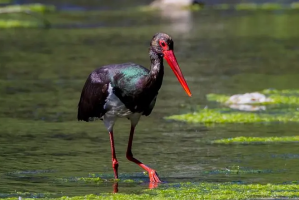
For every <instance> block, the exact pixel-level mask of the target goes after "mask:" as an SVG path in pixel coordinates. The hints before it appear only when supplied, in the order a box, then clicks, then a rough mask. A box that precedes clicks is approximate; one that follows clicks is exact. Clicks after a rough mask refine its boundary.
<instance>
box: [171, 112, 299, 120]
mask: <svg viewBox="0 0 299 200" xmlns="http://www.w3.org/2000/svg"><path fill="white" fill-rule="evenodd" d="M166 119H173V120H178V121H184V122H190V123H255V122H263V123H268V122H299V112H298V111H293V112H288V113H285V114H280V115H275V114H265V113H246V112H233V111H228V110H216V109H215V110H214V109H203V110H201V111H198V112H194V113H187V114H182V115H173V116H169V117H166Z"/></svg>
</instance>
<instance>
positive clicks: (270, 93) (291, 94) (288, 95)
mask: <svg viewBox="0 0 299 200" xmlns="http://www.w3.org/2000/svg"><path fill="white" fill-rule="evenodd" d="M260 93H261V94H264V95H267V97H268V98H269V99H270V100H271V101H266V102H257V103H255V104H259V105H267V104H285V105H299V90H269V89H267V90H263V91H261V92H260ZM207 99H208V100H209V101H216V102H219V103H229V99H230V96H229V95H223V94H208V95H207Z"/></svg>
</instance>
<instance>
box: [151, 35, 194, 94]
mask: <svg viewBox="0 0 299 200" xmlns="http://www.w3.org/2000/svg"><path fill="white" fill-rule="evenodd" d="M150 49H151V51H153V52H154V53H155V54H157V55H159V56H162V57H164V59H165V60H166V61H167V63H168V64H169V66H170V68H171V69H172V71H173V72H174V74H175V75H176V77H177V79H178V81H179V82H180V83H181V85H182V86H183V88H184V90H185V91H186V93H187V94H188V95H189V96H191V91H190V89H189V87H188V84H187V82H186V80H185V78H184V76H183V73H182V71H181V69H180V67H179V64H178V62H177V60H176V57H175V55H174V53H173V40H172V39H171V37H170V36H169V35H167V34H165V33H156V34H155V35H154V36H153V39H152V41H151V44H150Z"/></svg>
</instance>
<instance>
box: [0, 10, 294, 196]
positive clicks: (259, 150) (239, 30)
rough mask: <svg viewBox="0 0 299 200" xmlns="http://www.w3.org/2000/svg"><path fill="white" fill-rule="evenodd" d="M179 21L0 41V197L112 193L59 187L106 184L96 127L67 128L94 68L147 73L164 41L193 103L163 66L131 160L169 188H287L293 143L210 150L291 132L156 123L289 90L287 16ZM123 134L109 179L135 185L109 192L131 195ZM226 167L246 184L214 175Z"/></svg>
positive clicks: (61, 22) (161, 18)
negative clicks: (128, 65)
mask: <svg viewBox="0 0 299 200" xmlns="http://www.w3.org/2000/svg"><path fill="white" fill-rule="evenodd" d="M107 5H108V4H107ZM136 5H137V4H136ZM127 6H128V7H129V5H127ZM112 7H113V6H112ZM179 14H180V16H181V17H179V18H178V17H175V16H171V15H170V14H169V15H163V13H162V14H161V13H159V12H154V13H141V12H139V11H136V12H123V11H114V12H106V11H105V12H104V11H92V12H83V13H81V14H80V13H76V12H69V13H63V12H61V13H59V14H48V15H47V17H48V18H49V20H50V21H52V22H53V23H54V28H52V29H48V30H43V29H13V30H11V29H10V30H1V34H0V44H1V45H0V60H1V63H0V69H1V72H0V110H1V112H0V118H1V119H0V121H1V122H0V163H1V168H0V194H2V195H3V196H4V195H6V194H9V193H15V191H18V192H29V193H42V194H43V193H45V192H52V193H60V192H62V193H63V194H64V195H83V194H89V193H96V194H98V193H102V192H107V191H108V192H111V191H112V183H102V184H99V185H97V184H86V183H82V182H78V181H71V180H72V178H75V177H87V176H88V175H89V173H96V174H98V175H99V176H102V177H104V178H105V177H106V178H112V177H113V170H112V168H111V158H110V156H111V153H110V144H109V136H108V133H107V131H106V130H105V128H104V126H103V124H102V122H101V121H96V122H93V123H85V122H77V121H76V114H77V113H76V112H77V103H78V100H79V96H80V92H81V89H82V87H83V84H84V82H85V80H86V78H87V76H88V75H89V73H90V72H91V71H92V70H94V69H95V68H96V67H98V66H101V65H105V64H110V63H122V62H128V61H132V62H136V63H138V64H142V65H143V66H146V67H149V58H148V54H147V53H148V45H149V41H150V40H151V38H152V35H153V34H154V33H156V32H166V33H169V34H170V35H171V36H172V37H173V39H174V42H175V53H176V56H177V60H178V62H179V64H180V66H181V68H182V71H183V73H184V75H185V78H186V80H187V82H188V84H189V86H190V89H191V91H192V94H193V96H192V98H189V97H188V96H187V95H185V93H184V91H183V89H182V88H181V86H180V85H179V83H178V82H177V80H176V77H175V76H174V75H173V73H172V71H171V70H170V69H169V67H168V66H166V72H165V77H164V83H163V86H162V89H161V90H160V93H159V97H158V100H157V103H156V107H155V109H154V110H153V112H152V114H151V116H150V117H143V118H142V119H141V121H140V123H139V125H138V126H137V129H136V135H135V138H134V143H133V153H134V156H136V157H137V158H139V159H140V160H142V161H143V162H144V163H146V164H148V165H150V166H151V167H153V168H154V169H156V170H157V171H158V173H159V175H160V176H161V179H162V180H163V181H166V182H170V183H172V182H180V181H186V182H187V181H188V182H200V181H215V182H226V181H229V182H235V181H237V182H245V183H283V182H289V181H296V180H298V179H299V175H298V173H297V167H298V164H299V160H298V159H299V154H298V152H299V147H298V144H297V143H293V144H266V145H217V144H211V143H210V141H211V140H214V139H220V138H227V137H236V136H264V137H267V136H292V135H296V134H298V128H299V125H298V124H296V123H289V124H280V123H272V124H249V125H244V124H226V125H213V126H206V125H204V124H192V125H190V124H185V123H178V122H172V121H166V120H164V119H163V118H164V117H165V116H169V115H173V114H180V113H186V112H192V111H195V110H197V109H198V108H201V109H202V108H204V107H206V106H210V107H217V105H215V104H214V103H209V102H207V100H206V98H205V95H206V94H208V93H229V94H234V93H242V92H251V91H257V90H261V89H265V88H276V89H294V88H298V78H299V75H298V66H297V65H298V58H299V45H298V44H299V36H298V35H299V30H298V29H297V28H296V27H297V25H298V24H299V15H298V13H295V12H292V11H284V12H227V11H223V12H220V11H218V12H216V11H203V12H195V13H190V12H188V11H183V12H181V13H179ZM82 25H85V26H83V28H82ZM293 109H295V108H293ZM129 126H130V125H129V122H128V120H125V119H124V120H119V121H118V123H117V124H116V127H115V143H116V151H117V157H118V160H119V164H120V167H119V172H120V179H127V178H129V179H133V180H136V182H137V180H142V181H143V182H142V183H130V184H129V183H120V185H119V191H120V192H133V193H138V192H140V191H141V189H144V188H147V187H148V185H147V183H146V181H147V176H145V175H143V174H142V170H141V169H140V168H138V166H136V165H135V164H133V163H130V162H129V161H127V160H126V158H125V151H126V145H127V140H128V135H129ZM236 166H238V167H240V168H241V169H244V170H245V171H246V170H248V173H240V174H231V173H229V172H228V173H220V172H219V170H226V169H230V168H234V167H236ZM217 170H218V171H217ZM250 170H261V172H260V173H254V172H253V173H249V172H250ZM61 178H65V179H67V180H69V181H67V182H65V181H61Z"/></svg>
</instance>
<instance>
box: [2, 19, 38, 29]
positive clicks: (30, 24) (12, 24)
mask: <svg viewBox="0 0 299 200" xmlns="http://www.w3.org/2000/svg"><path fill="white" fill-rule="evenodd" d="M40 26H41V24H40V23H38V22H35V21H24V20H12V19H9V20H0V28H34V27H40Z"/></svg>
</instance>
